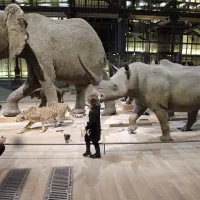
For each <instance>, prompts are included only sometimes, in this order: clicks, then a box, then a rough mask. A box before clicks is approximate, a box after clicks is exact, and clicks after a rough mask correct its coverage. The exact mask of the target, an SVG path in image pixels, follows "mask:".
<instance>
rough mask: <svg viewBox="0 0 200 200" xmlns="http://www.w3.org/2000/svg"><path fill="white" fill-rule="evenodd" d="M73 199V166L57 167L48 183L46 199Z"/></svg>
mask: <svg viewBox="0 0 200 200" xmlns="http://www.w3.org/2000/svg"><path fill="white" fill-rule="evenodd" d="M58 199H59V200H61V199H62V200H65V199H66V200H71V199H72V167H55V168H53V169H52V172H51V175H50V176H49V180H48V183H47V188H46V192H45V197H44V200H58Z"/></svg>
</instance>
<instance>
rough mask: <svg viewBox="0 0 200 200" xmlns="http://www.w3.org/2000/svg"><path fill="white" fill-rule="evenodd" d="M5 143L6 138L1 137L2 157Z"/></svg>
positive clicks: (0, 149) (0, 153)
mask: <svg viewBox="0 0 200 200" xmlns="http://www.w3.org/2000/svg"><path fill="white" fill-rule="evenodd" d="M5 141H6V138H5V137H3V136H1V137H0V156H1V155H2V154H3V152H4V151H5V145H4V143H5Z"/></svg>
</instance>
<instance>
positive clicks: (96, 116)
mask: <svg viewBox="0 0 200 200" xmlns="http://www.w3.org/2000/svg"><path fill="white" fill-rule="evenodd" d="M85 129H86V130H89V129H91V134H90V136H89V137H90V140H91V141H92V142H98V141H99V140H100V139H101V120H100V105H96V106H94V107H92V108H91V110H90V112H89V122H87V126H86V127H85Z"/></svg>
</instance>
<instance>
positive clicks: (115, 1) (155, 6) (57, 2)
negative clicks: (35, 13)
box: [0, 0, 200, 13]
mask: <svg viewBox="0 0 200 200" xmlns="http://www.w3.org/2000/svg"><path fill="white" fill-rule="evenodd" d="M10 3H16V4H19V5H20V6H41V7H70V6H72V7H74V8H78V9H81V10H83V11H84V10H85V11H87V9H94V10H95V9H99V10H102V9H108V10H110V11H111V12H117V11H119V10H122V9H124V10H127V11H130V12H132V13H134V12H136V13H137V12H139V11H141V12H142V11H157V12H162V11H166V12H167V11H179V12H185V13H200V0H190V2H189V1H188V0H134V1H133V0H1V2H0V6H6V5H8V4H10Z"/></svg>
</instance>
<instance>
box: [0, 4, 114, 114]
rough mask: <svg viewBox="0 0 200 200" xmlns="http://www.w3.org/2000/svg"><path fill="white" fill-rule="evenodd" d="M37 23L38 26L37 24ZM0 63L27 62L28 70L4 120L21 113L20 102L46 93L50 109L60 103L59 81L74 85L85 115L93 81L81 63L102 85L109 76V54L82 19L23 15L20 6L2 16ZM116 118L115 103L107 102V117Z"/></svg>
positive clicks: (79, 108)
mask: <svg viewBox="0 0 200 200" xmlns="http://www.w3.org/2000/svg"><path fill="white" fill-rule="evenodd" d="M36 22H37V23H36ZM0 38H1V40H0V59H3V58H8V57H9V59H10V60H13V59H15V58H16V57H17V58H23V59H25V60H26V63H27V66H28V76H27V79H26V81H25V82H24V84H23V85H22V86H21V87H20V88H18V89H17V90H16V91H14V92H13V93H11V94H10V95H9V97H8V99H7V105H6V108H5V110H4V113H3V114H4V116H8V117H11V116H16V115H17V114H19V113H20V110H19V107H18V102H19V100H20V99H22V98H24V97H25V96H27V95H30V94H31V93H32V92H33V91H34V90H35V89H37V88H40V87H42V89H43V90H44V93H45V95H46V98H47V102H48V105H51V104H53V103H57V102H58V98H57V93H56V87H55V81H57V82H63V83H67V84H74V85H75V87H76V104H75V109H74V110H73V112H74V113H84V110H85V91H86V88H87V86H88V85H89V84H90V80H89V78H88V76H87V74H86V73H85V71H84V70H83V69H82V67H81V65H80V62H79V60H78V54H80V55H81V57H82V59H83V60H84V62H86V63H87V66H88V67H89V68H90V69H91V70H92V71H93V72H94V73H95V74H96V75H97V76H98V77H100V78H101V79H104V80H108V79H109V77H108V75H107V74H106V71H105V69H104V68H105V66H106V54H105V51H104V48H103V45H102V42H101V40H100V39H99V37H98V35H97V33H96V32H95V31H94V29H93V28H92V27H91V26H90V25H89V24H88V23H87V22H86V21H85V20H83V19H80V18H73V19H67V20H53V19H50V18H48V17H45V16H43V15H40V14H35V13H30V14H24V12H23V10H22V9H21V8H20V7H19V6H18V5H17V4H9V5H8V6H6V8H5V10H4V12H3V13H1V14H0ZM115 113H116V108H115V103H114V101H112V102H105V109H104V112H103V113H102V115H111V114H115Z"/></svg>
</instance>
